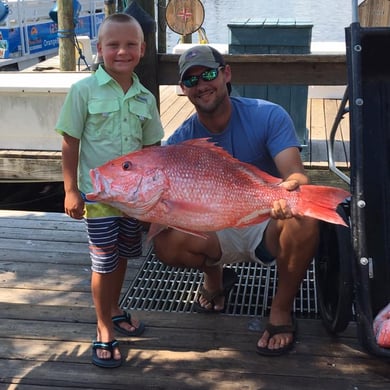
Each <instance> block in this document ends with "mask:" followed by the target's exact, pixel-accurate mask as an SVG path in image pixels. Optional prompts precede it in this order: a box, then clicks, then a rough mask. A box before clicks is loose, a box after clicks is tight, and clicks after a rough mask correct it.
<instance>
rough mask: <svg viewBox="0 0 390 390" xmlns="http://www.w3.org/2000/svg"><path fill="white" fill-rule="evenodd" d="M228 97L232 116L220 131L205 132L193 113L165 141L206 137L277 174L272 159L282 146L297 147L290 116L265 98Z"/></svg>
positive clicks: (171, 142) (284, 147) (174, 141)
mask: <svg viewBox="0 0 390 390" xmlns="http://www.w3.org/2000/svg"><path fill="white" fill-rule="evenodd" d="M230 99H231V102H232V115H231V118H230V121H229V123H228V125H227V127H226V129H225V130H224V131H223V132H222V133H219V134H214V133H212V132H210V131H208V130H207V129H206V128H205V127H204V126H203V125H202V124H201V123H200V121H199V119H198V115H197V114H194V115H192V116H191V117H190V118H188V119H187V120H186V121H185V122H184V123H183V124H182V125H181V126H180V127H179V128H178V129H177V130H176V131H175V132H174V133H173V134H172V135H171V136H170V137H169V138H168V140H167V144H177V143H179V142H183V141H185V140H188V139H193V138H210V140H211V141H213V142H215V143H216V144H217V145H219V146H221V147H223V148H224V149H225V150H226V151H228V152H229V153H230V154H231V155H232V156H233V157H235V158H237V159H238V160H240V161H243V162H246V163H249V164H252V165H255V166H257V167H258V168H260V169H261V170H263V171H265V172H268V173H269V174H271V175H273V176H280V174H279V173H278V171H277V169H276V166H275V163H274V160H273V158H274V157H275V156H276V155H277V154H278V153H279V152H281V151H282V150H284V149H286V148H289V147H298V148H299V147H300V143H299V141H298V138H297V135H296V133H295V128H294V124H293V122H292V120H291V118H290V116H289V115H288V113H287V112H286V111H285V110H284V109H283V108H282V107H281V106H279V105H277V104H274V103H271V102H269V101H266V100H261V99H249V98H241V97H231V98H230Z"/></svg>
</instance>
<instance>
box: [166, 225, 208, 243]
mask: <svg viewBox="0 0 390 390" xmlns="http://www.w3.org/2000/svg"><path fill="white" fill-rule="evenodd" d="M169 227H170V228H172V229H175V230H178V231H179V232H183V233H187V234H191V235H192V236H196V237H199V238H203V239H205V240H207V238H208V237H209V236H208V234H207V233H202V232H195V231H193V230H188V229H183V228H181V227H178V226H169Z"/></svg>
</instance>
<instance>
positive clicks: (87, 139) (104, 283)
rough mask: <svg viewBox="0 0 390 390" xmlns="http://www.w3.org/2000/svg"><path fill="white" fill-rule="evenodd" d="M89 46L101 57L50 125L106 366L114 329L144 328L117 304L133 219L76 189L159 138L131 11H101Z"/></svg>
mask: <svg viewBox="0 0 390 390" xmlns="http://www.w3.org/2000/svg"><path fill="white" fill-rule="evenodd" d="M97 50H98V55H99V56H100V57H101V58H102V59H103V64H102V65H100V66H99V68H98V69H97V71H96V73H95V74H92V75H91V76H89V77H87V78H85V79H83V80H81V81H79V82H77V83H75V84H74V85H72V87H71V88H70V91H69V94H68V95H67V98H66V100H65V102H64V106H63V108H62V111H61V114H60V117H59V119H58V122H57V125H56V131H57V132H58V133H60V134H61V135H62V136H63V142H62V165H63V175H64V188H65V202H64V207H65V212H66V214H68V215H69V216H70V217H72V218H74V219H82V218H83V217H84V219H85V222H86V227H87V232H88V238H89V251H90V256H91V260H92V267H91V269H92V280H91V289H92V298H93V302H94V305H95V310H96V316H97V336H96V341H94V342H93V344H92V362H93V364H95V365H97V366H99V367H109V368H113V367H119V366H120V365H121V363H122V357H121V353H120V351H119V348H118V342H117V341H116V340H115V337H114V329H116V330H117V331H119V332H121V333H122V334H125V335H128V336H139V335H140V334H141V333H142V332H143V331H144V328H145V326H144V324H143V323H142V322H138V321H135V320H134V319H132V318H131V316H130V313H127V312H124V311H122V310H121V309H120V308H119V305H118V301H119V296H120V292H121V288H122V284H123V280H124V276H125V272H126V266H127V262H126V261H127V258H129V257H135V256H139V255H140V254H141V250H142V242H141V226H140V224H139V222H138V221H136V220H134V219H132V218H128V217H126V216H124V215H123V214H122V213H121V212H120V211H119V210H117V209H114V208H112V207H109V206H107V205H103V204H100V203H90V202H89V203H88V202H86V201H85V197H84V195H85V194H86V193H88V192H90V191H92V183H91V180H90V177H89V170H90V169H91V168H94V167H97V166H99V165H102V164H104V163H105V162H107V161H109V160H111V159H113V158H115V157H118V156H121V155H124V154H126V153H129V152H131V151H134V150H138V149H141V148H142V147H145V146H150V145H153V144H159V143H160V141H161V139H162V137H163V129H162V126H161V122H160V118H159V113H158V110H157V105H156V101H155V98H154V96H153V95H152V94H151V92H150V91H148V90H147V89H146V88H145V87H143V86H142V85H141V83H140V82H139V79H138V77H137V75H136V74H135V73H134V68H135V67H136V66H137V65H138V63H139V61H140V59H141V58H142V57H143V55H144V53H145V42H144V36H143V32H142V29H141V26H140V25H139V23H138V22H137V21H136V19H134V18H133V17H131V16H129V15H126V14H113V15H111V16H109V17H107V18H106V19H105V20H104V21H103V23H102V25H101V27H100V29H99V34H98V43H97Z"/></svg>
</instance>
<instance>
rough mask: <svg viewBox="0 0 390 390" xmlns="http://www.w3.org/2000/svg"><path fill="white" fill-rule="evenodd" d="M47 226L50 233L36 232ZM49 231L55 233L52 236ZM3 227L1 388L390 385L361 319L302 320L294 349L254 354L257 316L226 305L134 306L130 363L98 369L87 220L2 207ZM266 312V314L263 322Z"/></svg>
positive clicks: (134, 267)
mask: <svg viewBox="0 0 390 390" xmlns="http://www.w3.org/2000/svg"><path fill="white" fill-rule="evenodd" d="M45 222H46V226H45ZM25 224H26V225H25ZM34 225H35V229H34ZM23 226H26V227H23ZM72 226H73V228H74V229H72ZM45 228H46V229H45ZM40 229H43V231H42V233H38V232H33V231H34V230H40ZM49 230H51V233H50V239H48V240H43V239H42V236H45V235H48V234H49V233H48V231H49ZM72 230H73V233H72ZM0 231H1V232H2V233H5V234H7V238H3V239H2V240H1V241H0V281H1V283H0V388H3V387H2V386H5V388H7V389H19V390H20V389H22V390H27V389H28V390H43V389H47V388H50V389H53V390H62V389H64V390H70V389H72V390H75V389H94V390H99V389H105V390H108V389H110V390H111V389H121V390H122V389H124V388H128V387H131V388H136V389H163V390H165V389H176V388H177V389H210V390H214V389H215V390H219V389H223V390H225V389H232V390H235V389H240V390H241V389H244V388H247V389H275V390H276V389H282V388H283V389H286V390H289V389H302V388H307V387H308V388H309V387H310V388H312V389H319V390H320V389H329V388H333V389H334V390H345V389H359V390H361V389H384V388H388V387H389V386H390V370H389V369H388V367H389V366H388V362H387V361H385V360H383V359H380V358H378V357H375V356H371V355H369V354H367V353H366V352H365V351H363V350H362V348H361V346H360V344H359V342H358V340H357V337H356V324H355V323H353V322H352V323H351V324H350V325H349V327H348V328H347V330H346V331H345V332H343V333H342V334H341V335H340V336H339V337H337V338H333V337H331V336H329V335H328V334H327V332H326V331H325V329H324V327H323V326H322V325H321V322H320V321H319V320H309V319H298V342H297V344H296V346H295V347H294V349H293V351H292V352H291V353H290V354H289V355H287V356H282V357H279V358H264V357H260V356H258V355H257V354H256V353H255V344H256V341H257V339H258V337H259V332H253V331H250V330H249V328H248V324H249V322H250V321H251V320H253V318H252V317H246V316H229V315H224V314H220V315H201V314H196V313H167V312H156V311H136V312H134V313H133V314H134V315H135V316H136V317H138V318H141V319H142V320H143V321H145V323H146V324H147V330H146V332H145V334H144V337H139V338H132V339H131V340H128V339H126V338H124V337H119V338H118V339H119V340H120V343H121V350H122V353H123V355H124V358H125V362H124V364H123V366H122V367H121V368H119V369H117V370H115V372H113V371H110V370H103V369H99V368H97V367H94V366H93V365H92V364H91V362H90V359H91V344H90V343H91V340H92V338H93V337H94V334H95V326H96V325H95V314H94V309H93V304H92V299H91V294H90V291H89V280H90V272H89V259H88V254H87V250H86V242H85V236H83V235H82V224H81V223H79V222H76V221H73V220H70V219H69V218H68V217H67V216H65V215H63V214H56V213H35V212H14V211H6V210H4V211H1V210H0ZM70 233H72V234H73V235H70V236H67V234H70ZM12 235H15V236H16V235H17V237H15V238H12ZM80 236H81V238H80ZM61 240H62V243H63V245H64V246H60V244H61ZM29 241H30V242H31V243H32V245H28V243H29ZM53 243H55V244H53ZM65 244H67V248H66V250H64V248H65ZM60 248H62V249H61V250H60V251H59V249H60ZM63 250H64V252H62V251H63ZM58 251H59V252H58ZM142 262H143V259H142V258H141V259H138V260H137V261H136V262H129V266H128V271H127V275H126V281H125V286H124V287H126V286H128V285H129V284H130V283H131V282H132V281H133V280H134V278H135V277H136V274H137V271H138V269H139V267H140V266H141V265H142ZM265 321H266V319H265V318H262V319H260V322H261V324H262V325H264V324H265ZM321 378H324V379H321ZM325 378H326V379H325Z"/></svg>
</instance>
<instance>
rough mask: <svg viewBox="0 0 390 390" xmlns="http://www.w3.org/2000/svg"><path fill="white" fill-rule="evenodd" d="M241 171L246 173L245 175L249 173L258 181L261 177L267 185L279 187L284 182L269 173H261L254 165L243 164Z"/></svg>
mask: <svg viewBox="0 0 390 390" xmlns="http://www.w3.org/2000/svg"><path fill="white" fill-rule="evenodd" d="M240 169H241V170H243V171H245V173H249V174H251V175H252V176H254V178H255V179H256V180H258V179H259V177H260V179H261V180H262V181H263V182H264V183H266V184H275V185H277V184H280V183H281V182H282V181H283V180H282V179H281V178H280V177H275V176H272V175H270V174H269V173H267V172H264V171H261V170H260V169H259V168H257V167H255V166H254V165H252V164H247V163H241V166H240Z"/></svg>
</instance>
